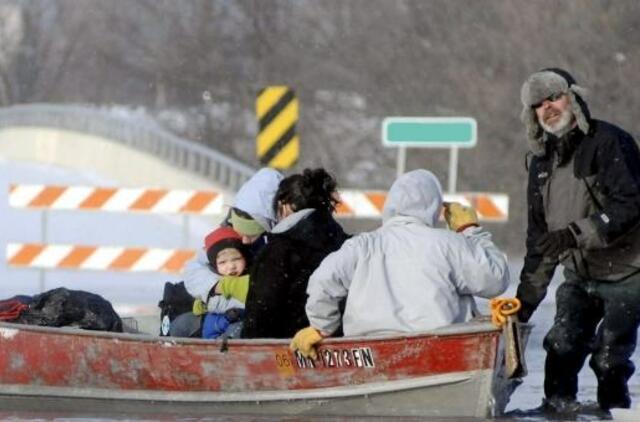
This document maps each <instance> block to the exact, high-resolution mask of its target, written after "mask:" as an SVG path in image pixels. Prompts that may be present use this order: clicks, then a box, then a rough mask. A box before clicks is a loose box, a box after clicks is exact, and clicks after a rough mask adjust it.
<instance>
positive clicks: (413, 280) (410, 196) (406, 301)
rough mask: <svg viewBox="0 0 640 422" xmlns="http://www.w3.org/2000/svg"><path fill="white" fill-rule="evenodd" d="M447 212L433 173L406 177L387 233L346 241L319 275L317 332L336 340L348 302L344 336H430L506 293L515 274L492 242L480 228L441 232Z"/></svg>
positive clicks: (313, 303) (387, 216) (313, 290)
mask: <svg viewBox="0 0 640 422" xmlns="http://www.w3.org/2000/svg"><path fill="white" fill-rule="evenodd" d="M441 208H442V190H441V187H440V184H439V182H438V180H437V179H436V177H435V176H434V175H433V174H432V173H430V172H428V171H426V170H415V171H412V172H409V173H407V174H405V175H403V176H401V177H400V178H399V179H398V180H397V181H396V182H395V183H394V184H393V186H392V187H391V189H390V191H389V194H388V196H387V201H386V203H385V206H384V211H383V212H384V217H383V218H384V222H383V226H382V227H381V228H379V229H378V230H376V231H374V232H371V233H364V234H361V235H358V236H355V237H353V238H351V239H349V240H347V241H346V242H345V243H344V244H343V246H342V248H340V250H338V251H336V252H334V253H332V254H330V255H329V256H327V258H325V260H324V261H323V262H322V264H320V267H318V269H317V270H316V271H315V272H314V273H313V274H312V276H311V278H310V279H309V286H308V288H307V293H308V295H309V298H308V301H307V305H306V312H307V317H308V318H309V322H310V323H311V326H313V327H315V328H316V329H319V330H321V331H322V332H324V333H333V332H334V331H335V330H336V329H337V328H338V326H339V324H340V313H339V310H338V302H339V301H340V299H341V298H343V297H345V296H346V298H347V301H346V308H345V312H344V316H343V329H344V334H345V335H348V336H353V335H372V334H384V333H397V332H417V331H425V330H430V329H433V328H437V327H441V326H445V325H448V324H452V323H455V322H462V321H464V320H465V319H467V318H468V316H469V315H470V310H471V306H472V302H473V298H472V295H478V296H482V297H486V298H490V297H493V296H495V295H498V294H500V293H502V292H503V291H504V290H505V289H506V288H507V285H508V283H509V270H508V267H507V260H506V256H505V255H504V254H503V253H502V252H500V251H499V250H498V248H497V247H496V246H495V245H494V244H493V242H492V241H491V235H490V234H489V233H487V232H484V231H483V230H482V229H481V228H479V227H470V228H467V229H466V230H464V232H463V233H455V232H452V231H450V230H445V229H438V228H435V224H436V222H437V220H438V217H439V216H440V212H441Z"/></svg>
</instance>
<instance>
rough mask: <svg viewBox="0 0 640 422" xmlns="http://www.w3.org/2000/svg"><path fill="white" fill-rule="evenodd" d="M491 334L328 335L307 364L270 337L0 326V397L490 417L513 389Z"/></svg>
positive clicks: (126, 406)
mask: <svg viewBox="0 0 640 422" xmlns="http://www.w3.org/2000/svg"><path fill="white" fill-rule="evenodd" d="M501 338H502V337H501V334H500V332H499V331H497V330H495V329H494V328H493V327H492V326H491V325H490V324H487V323H469V324H460V325H459V326H452V327H448V328H446V329H441V330H435V331H433V332H430V333H424V334H417V335H411V336H384V337H376V338H349V339H346V338H345V339H332V340H329V341H326V342H324V343H323V346H322V347H321V348H320V350H319V357H318V359H316V360H310V359H305V358H303V357H302V356H300V355H298V354H294V353H292V352H291V351H289V349H288V342H286V341H281V340H270V341H269V340H266V341H261V340H232V341H229V342H223V341H214V342H211V341H202V340H188V339H185V340H181V339H167V338H159V337H150V336H139V335H130V334H109V333H93V332H86V331H80V330H73V329H51V328H40V327H25V326H18V325H11V324H0V395H2V396H3V397H4V398H13V399H14V400H13V401H12V402H13V403H14V404H19V403H28V401H29V400H30V399H29V398H32V399H37V400H49V401H51V402H52V403H51V404H52V405H53V407H50V406H47V408H49V409H52V410H56V409H57V410H69V408H76V409H77V406H79V405H80V406H83V405H84V406H86V405H87V404H89V405H90V406H92V408H93V409H100V408H105V409H108V408H112V409H113V408H117V410H118V411H119V412H122V411H124V412H136V413H140V412H141V411H143V412H146V411H152V412H174V411H175V412H176V413H180V414H184V413H185V411H186V410H188V412H189V413H190V414H209V415H210V414H212V413H215V414H238V413H240V414H260V415H265V414H274V415H275V414H277V415H284V414H290V415H291V414H295V415H342V416H348V415H351V416H356V415H375V416H443V417H446V416H480V417H486V416H495V415H499V414H501V413H502V411H503V410H504V407H505V406H506V400H508V395H509V394H510V390H511V391H512V389H513V382H512V381H510V380H507V379H505V378H504V376H503V375H501V373H502V370H503V365H502V361H503V357H502V350H503V347H502V345H501ZM18 398H20V399H19V400H16V399H18ZM56 403H57V404H56ZM82 403H83V404H82ZM150 403H153V406H149V404H150ZM56 406H59V407H60V408H57V407H56ZM66 406H69V408H67V407H66ZM5 408H6V407H5Z"/></svg>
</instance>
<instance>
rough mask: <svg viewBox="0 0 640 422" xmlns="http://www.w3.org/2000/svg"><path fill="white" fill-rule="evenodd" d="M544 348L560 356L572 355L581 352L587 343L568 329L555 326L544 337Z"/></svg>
mask: <svg viewBox="0 0 640 422" xmlns="http://www.w3.org/2000/svg"><path fill="white" fill-rule="evenodd" d="M543 347H544V350H546V351H547V353H552V354H554V355H556V356H558V357H567V358H568V357H572V356H574V355H576V354H580V353H581V352H582V351H583V349H584V348H585V345H584V344H583V342H582V341H580V339H579V338H577V337H576V336H575V335H573V334H572V333H570V332H568V331H567V330H564V329H561V328H558V327H554V328H552V329H551V331H549V333H548V334H547V335H546V337H545V338H544V342H543Z"/></svg>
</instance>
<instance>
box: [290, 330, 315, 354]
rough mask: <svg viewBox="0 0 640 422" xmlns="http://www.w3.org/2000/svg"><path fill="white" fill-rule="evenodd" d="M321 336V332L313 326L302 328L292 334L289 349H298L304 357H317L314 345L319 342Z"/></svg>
mask: <svg viewBox="0 0 640 422" xmlns="http://www.w3.org/2000/svg"><path fill="white" fill-rule="evenodd" d="M322 338H323V337H322V334H320V332H319V331H318V330H316V329H315V328H313V327H307V328H303V329H302V330H300V331H298V332H297V333H296V335H295V336H293V340H291V344H290V345H289V349H291V351H296V350H298V351H300V353H301V354H302V356H304V357H305V358H311V359H315V358H316V357H318V354H317V353H316V347H315V346H316V344H318V343H320V341H321V340H322Z"/></svg>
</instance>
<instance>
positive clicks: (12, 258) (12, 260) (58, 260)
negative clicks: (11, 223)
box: [6, 243, 196, 273]
mask: <svg viewBox="0 0 640 422" xmlns="http://www.w3.org/2000/svg"><path fill="white" fill-rule="evenodd" d="M195 254H196V252H195V251H194V250H192V249H160V248H137V247H126V248H125V247H113V246H80V245H56V244H48V245H45V244H41V243H9V244H8V245H7V255H6V259H7V264H8V265H10V266H12V267H23V268H41V269H58V270H94V271H131V272H141V271H157V272H168V273H178V272H180V271H181V270H182V268H183V267H184V265H185V263H186V262H187V261H189V260H190V259H192V258H193V257H195Z"/></svg>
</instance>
